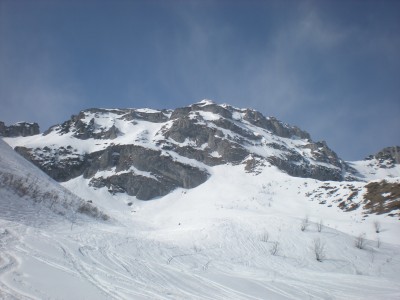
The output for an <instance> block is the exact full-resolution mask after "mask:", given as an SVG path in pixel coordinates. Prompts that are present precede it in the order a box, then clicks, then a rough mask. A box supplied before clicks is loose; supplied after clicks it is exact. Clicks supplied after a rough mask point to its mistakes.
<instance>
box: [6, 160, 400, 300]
mask: <svg viewBox="0 0 400 300" xmlns="http://www.w3.org/2000/svg"><path fill="white" fill-rule="evenodd" d="M227 172H229V174H230V176H229V179H227V177H226V174H227ZM86 180H89V179H86ZM63 184H64V185H65V186H67V187H68V188H69V189H71V190H74V191H75V192H76V193H78V194H79V195H80V196H81V197H83V198H90V199H94V200H93V201H94V202H96V203H97V204H98V205H99V206H101V207H102V208H103V209H104V210H105V211H107V213H109V214H110V215H111V216H112V218H114V219H117V220H120V222H119V223H118V224H115V223H114V224H113V223H107V222H98V221H95V220H93V221H92V222H78V223H77V224H75V225H74V226H73V227H72V226H70V224H69V223H65V222H64V223H62V222H60V223H59V224H57V225H54V226H42V227H37V228H36V227H35V228H32V227H29V226H26V225H25V224H24V222H21V220H18V219H17V218H16V219H14V221H13V222H9V221H8V220H7V219H4V218H2V217H0V249H1V250H2V251H0V258H1V260H0V295H2V296H3V295H6V296H5V298H6V299H15V298H16V299H29V298H40V299H70V298H71V297H72V298H74V299H221V300H222V299H309V298H311V299H396V298H398V297H399V296H400V288H399V286H398V284H397V283H398V281H399V279H400V277H399V274H400V272H399V270H400V239H399V237H400V234H399V233H400V232H399V227H398V222H397V220H395V219H393V218H388V217H386V216H385V215H377V216H374V217H373V218H372V217H371V219H370V220H368V218H367V220H364V221H363V220H362V215H360V214H359V213H357V211H352V212H349V213H343V211H341V210H340V209H338V207H335V206H332V207H329V206H326V205H320V204H319V203H318V202H317V201H310V199H309V197H307V196H306V195H305V194H304V193H305V192H306V191H311V190H313V189H315V188H316V187H318V186H319V184H321V182H320V181H318V180H315V179H304V178H296V177H292V176H289V175H287V174H285V173H283V172H281V171H280V170H279V169H278V168H276V167H271V168H268V169H264V170H262V171H261V172H260V173H258V174H257V175H256V174H255V173H251V172H250V173H249V172H245V166H243V165H235V166H231V165H218V166H215V167H213V168H212V174H211V177H210V178H209V180H207V181H206V182H205V183H204V184H202V185H199V186H197V187H195V188H193V189H189V190H187V189H183V188H177V189H175V190H174V191H173V192H171V193H169V194H168V195H166V196H164V197H162V198H160V199H158V200H157V201H140V200H137V199H135V198H134V197H130V196H128V195H126V194H125V193H118V194H115V195H112V194H110V193H109V192H108V190H107V188H106V187H103V188H99V189H96V190H94V189H88V188H87V184H86V183H85V182H84V181H83V180H82V179H81V178H75V179H72V180H70V181H68V182H65V183H63ZM360 184H361V183H360ZM128 201H130V202H128ZM124 202H125V206H124V205H121V203H124ZM127 207H129V208H130V209H129V210H127V209H126V208H127ZM39 217H40V216H39ZM41 217H42V218H45V216H43V215H41ZM305 220H307V222H306V223H305ZM374 222H378V224H380V232H379V233H376V228H375V227H374ZM304 224H306V226H304V227H305V228H304V230H303V229H302V228H303V225H304ZM359 237H362V238H363V240H362V241H363V244H362V246H361V249H360V248H357V247H356V242H357V240H358V238H359ZM316 245H320V247H322V248H318V247H317V248H316ZM316 249H320V250H318V251H321V252H318V253H319V256H318V260H317V256H316V253H315V251H316ZM43 278H45V280H43Z"/></svg>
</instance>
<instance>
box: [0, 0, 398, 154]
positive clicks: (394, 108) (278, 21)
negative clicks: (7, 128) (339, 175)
mask: <svg viewBox="0 0 400 300" xmlns="http://www.w3.org/2000/svg"><path fill="white" fill-rule="evenodd" d="M202 99H212V100H214V101H215V102H216V103H221V104H222V103H227V104H230V105H233V106H236V107H240V108H247V107H250V108H253V109H256V110H258V111H260V112H262V113H263V114H264V115H265V116H274V117H276V118H278V119H279V120H281V121H283V122H286V123H289V124H292V125H296V126H298V127H300V128H301V129H303V130H306V131H308V132H309V133H310V134H311V137H312V138H313V140H315V141H318V140H325V141H326V142H327V143H328V146H330V148H332V149H333V150H334V151H335V152H336V153H337V154H338V155H339V156H340V157H341V158H343V159H344V160H358V159H363V158H364V157H366V156H368V155H369V154H372V153H376V152H377V151H379V150H380V149H382V148H383V147H387V146H393V145H400V130H399V129H400V1H395V0H393V1H387V0H386V1H384V0H383V1H382V0H379V1H378V0H376V1H368V0H358V1H351V0H346V1H345V0H334V1H324V0H318V1H301V0H279V1H272V0H271V1H261V0H246V1H240V0H231V1H225V0H220V1H211V0H203V1H191V0H185V1H184V0H180V1H178V0H158V1H157V0H147V1H135V0H131V1H128V0H0V120H1V121H4V122H5V123H6V125H9V124H12V123H15V122H17V121H35V122H38V123H39V125H40V127H41V130H42V131H44V130H46V129H47V128H48V127H50V126H51V125H54V124H58V123H62V122H63V121H65V120H67V119H69V118H70V117H71V115H73V114H78V113H79V111H81V110H83V109H86V108H91V107H103V108H127V107H130V108H143V107H150V108H155V109H162V108H176V107H182V106H187V105H190V104H192V103H195V102H198V101H200V100H202Z"/></svg>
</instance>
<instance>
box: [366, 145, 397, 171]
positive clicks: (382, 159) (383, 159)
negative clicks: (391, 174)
mask: <svg viewBox="0 0 400 300" xmlns="http://www.w3.org/2000/svg"><path fill="white" fill-rule="evenodd" d="M373 159H376V160H378V161H379V163H380V165H381V167H382V168H391V167H393V166H394V165H395V164H400V147H399V146H393V147H386V148H384V149H382V150H381V151H379V152H378V153H376V154H375V155H370V156H369V157H367V158H366V160H373Z"/></svg>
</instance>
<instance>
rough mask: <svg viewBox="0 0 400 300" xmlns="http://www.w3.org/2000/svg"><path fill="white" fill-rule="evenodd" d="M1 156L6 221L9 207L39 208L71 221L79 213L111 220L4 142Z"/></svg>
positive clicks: (0, 142)
mask: <svg viewBox="0 0 400 300" xmlns="http://www.w3.org/2000/svg"><path fill="white" fill-rule="evenodd" d="M0 153H1V156H0V199H1V200H0V201H1V206H2V210H1V211H2V212H1V214H2V215H3V217H4V216H5V215H7V209H5V207H7V205H9V204H13V205H16V207H20V209H23V207H24V206H26V207H30V206H32V205H34V206H35V205H36V206H37V207H38V208H39V209H48V210H49V211H51V212H52V213H57V214H58V215H61V216H64V217H65V218H67V219H73V218H77V215H79V213H83V214H86V215H89V216H91V217H95V218H104V219H107V218H108V216H107V215H106V214H104V213H103V212H101V211H99V210H98V209H97V208H96V207H95V206H94V205H92V204H91V203H87V202H86V201H85V200H83V199H81V198H79V197H77V196H76V195H75V194H73V193H71V192H70V191H69V190H67V189H66V188H64V187H62V186H61V185H60V184H59V183H58V182H56V181H54V180H53V179H51V178H50V177H48V175H46V174H45V173H43V172H42V171H41V170H40V169H38V168H37V167H36V166H34V165H32V164H31V163H30V162H28V161H26V160H25V159H24V158H23V157H21V156H20V155H19V154H17V153H16V152H15V151H13V150H12V148H11V147H10V146H9V145H7V144H6V143H5V142H4V141H3V140H2V139H0ZM77 213H78V214H77Z"/></svg>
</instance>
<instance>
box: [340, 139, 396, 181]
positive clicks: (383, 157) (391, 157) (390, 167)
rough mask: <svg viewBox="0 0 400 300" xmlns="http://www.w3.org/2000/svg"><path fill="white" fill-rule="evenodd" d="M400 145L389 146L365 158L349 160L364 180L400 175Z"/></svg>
mask: <svg viewBox="0 0 400 300" xmlns="http://www.w3.org/2000/svg"><path fill="white" fill-rule="evenodd" d="M399 153H400V147H399V146H394V147H387V148H384V149H382V150H381V151H379V152H378V153H376V154H374V155H370V156H368V157H367V158H365V159H364V160H360V161H354V162H347V163H348V165H349V166H350V167H351V168H353V169H354V170H355V171H356V172H355V174H356V176H357V177H358V178H359V179H361V180H364V181H368V180H376V179H382V178H385V177H390V178H395V177H400V154H399Z"/></svg>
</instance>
